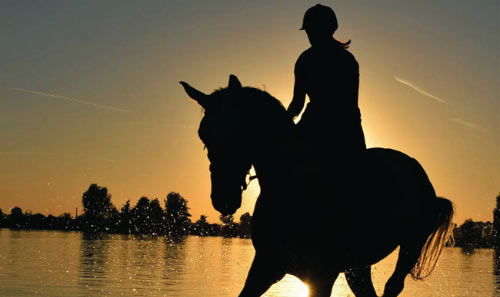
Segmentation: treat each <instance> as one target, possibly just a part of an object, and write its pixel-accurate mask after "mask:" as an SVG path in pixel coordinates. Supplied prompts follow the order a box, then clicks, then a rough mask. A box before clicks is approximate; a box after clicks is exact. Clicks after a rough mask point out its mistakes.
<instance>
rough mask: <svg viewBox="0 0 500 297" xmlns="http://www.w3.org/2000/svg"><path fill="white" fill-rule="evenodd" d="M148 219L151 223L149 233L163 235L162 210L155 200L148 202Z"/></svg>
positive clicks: (156, 199)
mask: <svg viewBox="0 0 500 297" xmlns="http://www.w3.org/2000/svg"><path fill="white" fill-rule="evenodd" d="M149 217H150V221H151V233H153V234H163V233H164V230H165V224H164V221H163V219H164V218H163V209H162V208H161V206H160V201H159V200H158V198H155V199H153V200H151V201H150V202H149Z"/></svg>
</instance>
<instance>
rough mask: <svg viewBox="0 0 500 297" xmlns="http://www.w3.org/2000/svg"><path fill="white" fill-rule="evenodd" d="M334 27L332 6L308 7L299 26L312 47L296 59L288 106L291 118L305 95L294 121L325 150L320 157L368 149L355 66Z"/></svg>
mask: <svg viewBox="0 0 500 297" xmlns="http://www.w3.org/2000/svg"><path fill="white" fill-rule="evenodd" d="M337 28H338V24H337V18H336V16H335V13H334V12H333V10H332V9H331V8H330V7H328V6H323V5H321V4H317V5H315V6H313V7H311V8H309V9H308V10H307V11H306V13H305V15H304V20H303V25H302V28H301V30H305V32H306V34H307V37H308V39H309V42H310V43H311V47H310V48H309V49H307V50H305V51H304V52H303V53H302V54H301V55H300V56H299V58H298V59H297V62H296V63H295V85H294V91H293V99H292V102H291V103H290V105H289V106H288V113H289V115H290V116H291V117H292V118H295V117H296V116H298V115H299V114H300V112H301V111H302V109H303V107H304V103H305V99H306V94H307V95H308V96H309V103H308V104H307V107H306V110H305V112H304V113H303V115H302V118H301V120H300V121H299V123H298V124H297V126H298V127H299V130H300V131H301V132H302V135H303V136H304V137H305V139H306V141H307V142H308V143H309V144H310V145H312V147H313V149H315V150H317V151H318V152H323V153H324V154H326V155H323V157H325V156H326V157H328V156H329V155H332V153H333V154H334V155H336V156H339V153H340V154H341V156H345V155H349V156H355V155H356V154H357V153H359V152H362V151H364V150H365V149H366V144H365V138H364V134H363V129H362V127H361V113H360V110H359V108H358V87H359V66H358V63H357V62H356V59H355V58H354V56H353V55H352V54H351V53H350V52H349V51H347V48H348V47H349V44H350V40H349V41H348V42H346V43H342V42H340V41H338V40H336V39H335V38H333V33H334V32H335V30H337ZM332 140H333V143H334V146H333V147H332V145H330V144H331V143H332Z"/></svg>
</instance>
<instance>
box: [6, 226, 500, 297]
mask: <svg viewBox="0 0 500 297" xmlns="http://www.w3.org/2000/svg"><path fill="white" fill-rule="evenodd" d="M253 255H254V250H253V247H252V243H251V241H250V240H246V239H229V238H221V237H204V238H203V237H194V236H190V237H187V238H185V239H184V240H181V241H179V242H176V243H170V242H168V241H167V240H165V239H164V238H161V237H160V238H155V237H142V238H141V237H136V236H128V235H111V234H104V235H100V236H88V235H85V234H83V233H80V232H61V231H14V230H9V229H0V296H8V297H16V296H172V297H177V296H178V297H181V296H182V297H190V296H207V297H208V296H218V297H220V296H237V295H238V293H239V291H240V289H241V288H242V287H243V284H244V281H245V278H246V273H247V271H248V269H249V267H250V264H251V261H252V259H253ZM396 256H397V254H395V253H393V254H392V255H391V256H389V257H388V258H386V259H385V260H383V261H382V262H380V263H378V264H377V265H375V266H374V268H373V270H372V272H373V279H374V284H375V288H376V289H377V292H378V293H379V295H381V294H382V291H383V287H384V284H385V281H386V280H387V278H389V276H390V274H391V273H392V270H393V268H394V265H395V261H396ZM499 256H500V252H498V251H497V252H496V251H494V250H475V251H474V252H473V253H464V252H462V250H461V249H459V248H447V249H445V251H444V252H443V255H442V256H441V258H440V261H439V262H438V266H437V267H436V269H435V270H434V272H433V274H432V275H431V277H430V278H429V279H427V280H426V281H418V282H417V281H413V280H412V279H411V278H408V279H407V280H406V285H405V290H404V291H403V293H402V294H401V295H400V296H403V297H404V296H407V297H409V296H419V297H426V296H479V297H482V296H484V297H487V296H488V297H489V296H495V297H496V296H500V261H499ZM265 296H275V297H278V296H283V297H284V296H290V297H295V296H297V297H299V296H307V287H306V286H305V285H304V284H303V283H301V282H300V281H299V280H298V279H297V278H295V277H292V276H286V277H285V278H284V279H283V280H282V281H280V282H279V283H277V284H275V285H274V286H273V287H271V289H269V291H268V292H266V294H265ZM332 296H354V295H353V294H352V292H351V291H350V289H349V288H348V286H347V283H346V281H345V278H344V276H343V274H341V275H340V277H339V278H338V279H337V281H336V282H335V286H334V290H333V293H332Z"/></svg>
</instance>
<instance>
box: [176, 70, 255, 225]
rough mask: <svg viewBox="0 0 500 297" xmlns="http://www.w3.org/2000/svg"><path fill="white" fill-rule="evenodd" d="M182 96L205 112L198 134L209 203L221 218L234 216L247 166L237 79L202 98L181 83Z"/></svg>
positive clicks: (246, 150) (244, 181)
mask: <svg viewBox="0 0 500 297" xmlns="http://www.w3.org/2000/svg"><path fill="white" fill-rule="evenodd" d="M181 84H182V86H183V87H184V89H185V91H186V93H187V94H188V95H189V97H191V98H192V99H194V100H195V101H196V102H198V103H199V104H200V105H201V106H202V107H203V108H204V110H205V115H204V117H203V119H202V120H201V123H200V128H199V129H198V134H199V136H200V139H201V140H202V141H203V143H204V144H205V147H206V148H207V150H208V159H209V160H210V173H211V174H210V176H211V181H212V193H211V195H210V197H211V198H212V204H213V206H214V208H215V209H216V210H218V211H219V212H220V213H221V214H222V215H229V214H234V213H235V212H236V210H237V209H238V208H240V206H241V194H242V192H243V190H244V189H245V188H246V175H247V173H248V171H249V170H250V167H251V165H252V164H251V161H250V156H249V152H248V150H249V145H248V139H247V138H246V137H245V136H246V135H245V133H246V131H247V130H246V128H247V124H246V123H247V122H248V121H246V116H245V114H247V112H246V110H245V107H244V104H243V101H244V100H242V99H241V93H242V92H243V91H244V89H243V88H242V86H241V83H240V82H239V80H238V78H237V77H236V76H234V75H231V76H230V77H229V85H228V87H227V88H224V89H220V90H217V91H215V92H213V93H212V94H210V95H206V94H204V93H202V92H200V91H198V90H196V89H195V88H193V87H191V86H190V85H189V84H187V83H185V82H181Z"/></svg>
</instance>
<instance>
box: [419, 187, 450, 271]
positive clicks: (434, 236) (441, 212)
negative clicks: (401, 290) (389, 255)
mask: <svg viewBox="0 0 500 297" xmlns="http://www.w3.org/2000/svg"><path fill="white" fill-rule="evenodd" d="M433 200H434V199H433ZM433 204H434V207H433V211H432V213H433V214H434V215H433V217H432V219H433V221H434V228H433V231H432V233H431V234H430V235H429V237H428V238H427V241H426V242H425V244H424V246H423V248H422V251H421V252H420V257H419V258H418V261H417V263H416V264H415V266H414V267H413V269H412V270H411V271H410V274H411V276H412V278H413V279H414V280H423V279H425V278H427V277H428V276H429V275H430V274H431V272H432V271H433V270H434V267H436V263H437V261H438V259H439V256H440V255H441V252H442V251H443V248H444V246H445V244H446V243H448V242H450V243H451V244H453V230H452V229H453V228H452V227H453V224H452V219H453V214H454V212H455V211H454V209H453V203H452V202H451V201H450V200H448V199H445V198H440V197H437V199H436V200H434V201H433Z"/></svg>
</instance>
